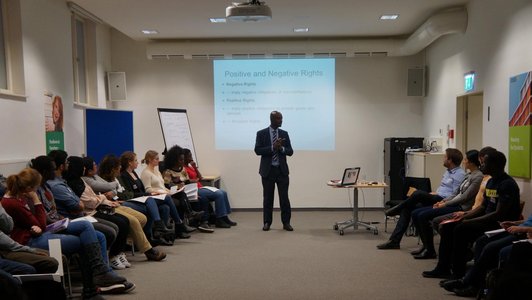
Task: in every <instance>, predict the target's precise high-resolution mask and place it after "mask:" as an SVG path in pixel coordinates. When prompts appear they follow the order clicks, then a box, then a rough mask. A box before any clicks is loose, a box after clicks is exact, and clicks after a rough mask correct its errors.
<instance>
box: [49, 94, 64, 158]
mask: <svg viewBox="0 0 532 300" xmlns="http://www.w3.org/2000/svg"><path fill="white" fill-rule="evenodd" d="M63 124H64V119H63V100H62V99H61V96H58V95H54V94H53V93H45V94H44V128H45V130H46V153H48V152H50V151H52V150H65V136H64V133H63Z"/></svg>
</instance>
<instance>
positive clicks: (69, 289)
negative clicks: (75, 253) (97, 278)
mask: <svg viewBox="0 0 532 300" xmlns="http://www.w3.org/2000/svg"><path fill="white" fill-rule="evenodd" d="M63 262H64V263H65V266H64V269H65V271H66V278H63V287H64V288H65V290H67V296H68V297H72V276H71V274H70V259H69V258H68V257H67V256H66V255H63Z"/></svg>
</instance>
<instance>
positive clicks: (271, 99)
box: [213, 58, 335, 151]
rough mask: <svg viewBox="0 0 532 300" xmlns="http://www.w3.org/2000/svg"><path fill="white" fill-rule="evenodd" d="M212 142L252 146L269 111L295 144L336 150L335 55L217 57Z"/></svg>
mask: <svg viewBox="0 0 532 300" xmlns="http://www.w3.org/2000/svg"><path fill="white" fill-rule="evenodd" d="M213 63H214V72H213V73H214V104H215V105H214V109H215V139H216V148H217V149H220V150H250V149H253V148H254V146H255V137H256V133H257V131H258V130H260V129H263V128H265V127H267V126H268V125H269V124H270V112H271V111H273V110H278V111H280V112H281V113H282V114H283V126H282V128H283V129H284V130H287V131H288V132H289V134H290V139H291V142H292V147H293V148H294V149H295V150H322V151H330V150H334V145H335V134H334V131H335V128H334V124H335V122H334V102H335V71H334V59H332V58H326V59H261V60H215V61H214V62H213Z"/></svg>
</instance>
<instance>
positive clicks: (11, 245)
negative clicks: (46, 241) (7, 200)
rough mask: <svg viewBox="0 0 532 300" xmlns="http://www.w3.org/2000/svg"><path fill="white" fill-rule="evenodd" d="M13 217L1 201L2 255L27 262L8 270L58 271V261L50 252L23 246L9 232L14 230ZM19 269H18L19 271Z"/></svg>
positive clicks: (16, 260) (0, 234)
mask: <svg viewBox="0 0 532 300" xmlns="http://www.w3.org/2000/svg"><path fill="white" fill-rule="evenodd" d="M13 226H14V223H13V218H11V216H10V215H8V214H7V212H6V211H5V209H4V207H3V206H2V204H1V203H0V256H1V257H2V258H4V259H6V260H11V261H15V262H19V263H23V264H25V265H24V266H21V268H20V269H19V268H18V267H16V268H13V269H12V270H6V269H4V271H7V272H8V273H10V274H35V273H54V272H55V271H57V266H58V262H57V261H56V260H55V258H53V257H49V256H48V253H47V252H46V251H45V250H43V249H39V248H31V247H28V246H23V245H21V244H19V243H17V242H16V241H14V240H13V239H12V238H11V237H10V236H9V234H10V233H11V231H12V230H13ZM6 263H7V264H9V262H6ZM17 270H18V271H17Z"/></svg>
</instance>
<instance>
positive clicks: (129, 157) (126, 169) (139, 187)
mask: <svg viewBox="0 0 532 300" xmlns="http://www.w3.org/2000/svg"><path fill="white" fill-rule="evenodd" d="M120 165H121V173H120V183H121V184H122V185H123V186H124V188H125V190H126V192H125V193H124V194H123V197H125V198H124V199H129V198H133V197H140V196H156V195H160V194H166V192H165V191H163V190H160V189H159V190H153V189H150V190H147V189H146V188H145V186H144V182H143V181H142V180H141V177H139V176H138V174H137V172H135V169H136V168H137V167H138V160H137V155H136V154H135V153H134V152H131V151H126V152H124V153H122V155H121V156H120ZM156 202H157V205H166V206H168V207H169V209H170V216H171V217H172V219H173V220H174V223H175V235H176V237H177V238H180V239H187V238H190V235H189V234H188V233H189V232H191V231H193V230H190V229H189V228H187V226H186V225H185V223H184V222H183V220H182V219H181V217H180V216H179V214H178V212H177V208H176V206H175V204H174V202H173V201H172V199H171V197H170V196H169V195H166V196H165V197H164V198H163V199H162V200H156Z"/></svg>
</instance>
